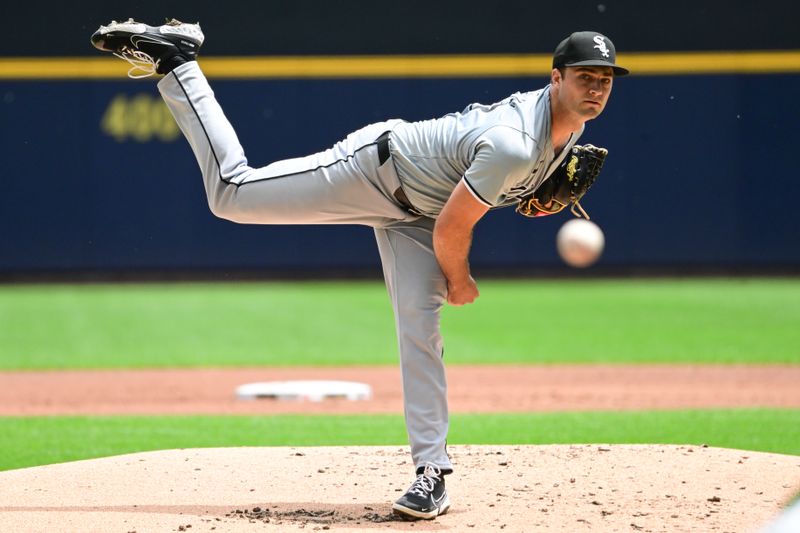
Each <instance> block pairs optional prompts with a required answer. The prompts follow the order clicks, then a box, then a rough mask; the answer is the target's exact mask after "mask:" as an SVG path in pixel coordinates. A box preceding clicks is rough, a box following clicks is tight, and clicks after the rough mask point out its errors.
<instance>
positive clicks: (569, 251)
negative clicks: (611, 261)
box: [556, 218, 606, 268]
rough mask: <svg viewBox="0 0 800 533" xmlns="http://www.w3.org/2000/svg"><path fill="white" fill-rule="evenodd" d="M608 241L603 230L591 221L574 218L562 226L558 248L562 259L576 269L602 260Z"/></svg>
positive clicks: (557, 237)
mask: <svg viewBox="0 0 800 533" xmlns="http://www.w3.org/2000/svg"><path fill="white" fill-rule="evenodd" d="M605 243H606V240H605V237H604V236H603V230H601V229H600V227H599V226H598V225H597V224H595V223H594V222H592V221H590V220H585V219H582V218H573V219H572V220H570V221H568V222H567V223H566V224H564V225H563V226H561V229H560V230H558V235H557V236H556V246H557V247H558V254H559V255H560V256H561V259H563V260H564V262H566V263H567V264H568V265H570V266H574V267H579V268H583V267H588V266H589V265H591V264H592V263H594V262H595V261H597V260H598V259H599V258H600V254H602V253H603V247H604V246H605Z"/></svg>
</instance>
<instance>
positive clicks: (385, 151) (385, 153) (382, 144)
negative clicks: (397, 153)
mask: <svg viewBox="0 0 800 533" xmlns="http://www.w3.org/2000/svg"><path fill="white" fill-rule="evenodd" d="M375 144H377V145H378V163H380V164H381V165H383V164H384V163H386V162H387V161H388V160H389V156H390V155H391V154H390V153H389V132H388V131H387V132H386V133H384V134H383V135H381V136H380V137H378V139H377V140H376V141H375Z"/></svg>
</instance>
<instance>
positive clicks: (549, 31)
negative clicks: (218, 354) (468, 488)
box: [0, 1, 800, 276]
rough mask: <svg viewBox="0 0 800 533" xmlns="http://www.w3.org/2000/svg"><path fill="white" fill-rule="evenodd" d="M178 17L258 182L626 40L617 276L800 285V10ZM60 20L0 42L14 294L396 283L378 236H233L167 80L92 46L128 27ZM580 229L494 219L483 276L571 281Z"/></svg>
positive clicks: (615, 189)
mask: <svg viewBox="0 0 800 533" xmlns="http://www.w3.org/2000/svg"><path fill="white" fill-rule="evenodd" d="M160 5H161V6H162V7H159V8H158V10H157V11H156V9H155V8H154V7H153V6H152V5H151V6H142V7H141V8H137V7H135V6H134V7H131V8H130V9H133V10H135V11H136V13H130V14H133V15H135V16H136V17H137V18H139V19H143V20H148V21H158V20H161V18H162V17H163V14H164V12H165V11H169V12H170V13H168V14H175V15H176V16H178V17H182V18H184V19H185V20H200V21H201V22H202V25H203V28H204V30H205V32H206V34H207V38H208V42H207V44H206V45H205V47H204V52H205V54H204V56H203V60H202V61H201V64H202V65H204V66H205V67H206V68H207V70H208V72H209V73H210V77H211V81H212V85H213V87H214V89H215V91H216V93H217V96H218V98H219V100H220V102H221V103H222V105H223V107H224V108H225V110H226V112H227V114H228V116H229V118H230V119H231V121H232V122H233V124H234V126H235V127H236V129H237V131H238V133H239V136H240V139H241V140H242V143H243V145H244V147H245V150H246V152H247V154H248V156H249V159H250V162H251V164H253V165H260V164H266V163H268V162H270V161H272V160H274V159H278V158H285V157H291V156H298V155H304V154H305V153H309V152H313V151H317V150H320V149H323V148H325V147H327V146H328V145H330V144H331V143H332V142H334V141H336V140H337V139H339V138H340V137H342V136H343V135H345V134H347V133H348V132H349V131H351V130H353V129H355V128H357V127H359V126H362V125H364V124H367V123H370V122H374V121H378V120H384V119H387V118H393V117H401V118H405V119H408V120H416V119H425V118H430V117H435V116H439V115H442V114H445V113H447V112H451V111H457V110H460V109H462V108H463V107H465V106H466V105H467V104H469V103H471V102H475V101H480V102H492V101H496V100H499V99H501V98H504V97H505V96H507V95H508V94H510V93H512V92H515V91H519V90H533V89H537V88H539V87H541V86H543V85H544V84H546V83H547V74H548V72H549V67H548V56H549V54H550V53H551V51H552V48H553V47H554V46H555V44H556V43H557V41H558V40H559V39H560V38H562V37H563V36H564V35H566V34H567V33H569V32H570V31H572V30H575V29H586V28H595V29H598V30H600V31H603V32H606V33H607V34H608V35H610V36H611V37H612V38H613V39H614V41H615V43H616V44H617V47H618V49H619V51H620V57H619V60H620V62H621V63H622V64H625V65H630V66H631V68H632V70H633V71H634V73H635V75H633V76H630V77H628V78H624V79H620V80H618V81H617V83H616V85H615V88H614V93H613V95H612V98H611V102H610V104H609V107H608V108H607V110H606V112H605V113H604V114H603V116H602V117H601V118H599V119H598V120H596V121H593V122H590V123H589V124H588V125H587V131H586V133H585V135H584V137H583V139H582V141H585V142H591V143H593V144H597V145H601V146H606V147H607V148H608V149H609V151H610V156H609V159H608V161H607V163H606V166H605V168H604V170H603V173H602V175H601V178H600V180H599V181H598V184H597V185H596V186H595V187H594V188H593V189H592V191H591V193H590V194H589V195H588V196H587V197H586V201H585V202H584V206H585V207H586V209H587V210H588V211H589V213H590V214H591V215H592V217H593V219H595V220H596V221H597V222H598V223H599V224H600V225H601V226H602V227H603V229H604V230H605V232H606V236H607V242H608V248H607V252H606V254H605V255H604V257H603V260H602V263H601V266H602V267H605V268H608V269H618V270H636V271H648V270H661V271H663V270H669V269H686V268H696V269H703V270H716V271H737V270H747V271H758V270H771V271H774V270H780V271H788V272H796V271H798V270H799V269H800V268H799V267H800V230H798V229H797V228H798V223H797V222H796V221H795V220H794V219H795V218H796V217H795V214H794V203H793V202H794V199H795V198H797V197H798V193H800V184H798V179H797V173H796V170H795V168H794V167H795V166H796V165H793V163H794V161H795V160H796V157H795V152H796V150H797V148H796V147H797V146H800V134H798V132H797V129H796V126H795V122H796V120H797V118H798V116H800V99H798V95H800V39H798V38H797V36H796V35H797V34H796V32H794V31H793V30H792V29H791V28H790V24H791V20H796V18H797V15H800V7H797V6H796V5H793V4H792V3H790V2H772V3H770V2H766V3H764V2H762V3H760V4H759V6H758V8H756V7H754V6H749V7H743V8H737V9H732V8H731V7H730V6H731V4H730V3H722V2H705V3H703V2H700V3H696V2H695V3H692V4H691V5H690V4H689V3H686V4H685V5H681V4H680V3H677V4H675V3H672V4H670V6H669V7H666V6H660V7H658V8H654V7H650V8H645V7H642V6H638V5H637V3H635V2H605V3H583V2H572V3H569V2H566V3H560V4H559V5H558V6H549V7H547V8H543V7H541V6H535V5H533V3H530V2H507V3H504V4H503V5H502V6H499V7H493V8H491V9H488V8H487V7H486V6H484V4H481V3H478V2H469V1H467V2H458V3H454V2H435V3H428V4H423V3H419V2H410V3H405V4H403V5H402V6H398V5H383V4H378V3H374V2H373V3H367V2H348V3H345V4H344V6H345V7H344V8H342V7H341V6H338V7H336V8H334V7H333V6H334V4H330V5H328V4H322V3H319V4H317V3H314V2H295V3H292V4H291V5H284V4H283V3H267V4H266V5H262V4H255V3H254V4H250V5H248V3H237V4H235V5H233V6H230V9H229V10H228V11H227V12H226V13H224V14H221V13H220V12H219V9H220V8H219V6H205V5H200V6H196V5H192V4H190V3H188V2H183V3H181V2H171V3H166V4H160ZM53 6H54V7H52V9H51V10H50V12H49V14H48V16H47V17H46V19H41V15H39V19H40V32H41V35H43V36H44V37H42V38H37V39H32V38H31V33H30V30H31V28H30V27H27V26H26V25H25V24H19V25H14V27H12V28H11V30H10V35H9V36H8V37H9V38H4V39H3V40H2V41H1V42H0V56H2V57H0V151H2V160H3V166H2V170H0V175H2V180H0V228H2V230H3V231H2V234H0V275H2V276H17V275H26V274H37V273H82V272H93V273H104V272H105V273H108V272H112V273H113V272H130V271H138V272H165V271H166V272H170V271H174V272H184V271H187V270H189V271H191V270H194V271H217V270H220V269H222V270H225V271H241V270H254V271H258V272H263V273H270V272H281V273H285V272H302V273H311V274H317V275H318V274H325V273H327V272H331V271H336V272H337V273H342V272H347V271H359V272H363V271H368V272H375V273H376V274H377V273H378V272H379V269H378V255H377V251H376V249H375V245H374V242H373V238H372V236H371V230H370V229H369V228H360V227H266V226H264V227H258V226H238V225H235V224H233V223H230V222H226V221H222V220H218V219H215V218H214V217H213V216H212V215H211V214H210V213H209V211H208V208H207V206H206V202H205V198H204V193H203V188H202V183H201V180H200V177H199V171H198V170H197V168H196V163H195V161H194V157H193V156H192V154H191V152H190V150H189V147H188V145H187V143H186V142H185V141H184V140H183V138H182V137H181V136H180V134H179V132H178V131H177V128H176V126H175V124H174V121H172V119H171V117H169V115H168V114H167V113H166V112H165V108H164V107H163V104H162V103H161V102H160V100H159V98H158V94H157V91H156V89H155V86H154V83H153V82H152V81H151V80H147V81H132V80H128V79H126V78H125V77H124V72H125V70H126V68H125V65H124V64H123V63H122V62H120V61H118V60H114V59H109V58H106V57H100V56H99V55H98V54H95V53H93V50H92V49H91V48H90V47H89V45H88V36H89V35H90V34H91V32H92V31H93V30H94V29H95V28H96V26H97V25H99V24H100V23H102V22H105V21H107V19H109V18H117V19H121V18H125V16H127V15H128V13H127V12H126V13H117V11H119V8H115V9H114V12H113V13H112V12H111V11H110V10H109V8H108V7H107V6H104V5H100V4H99V3H97V5H85V4H82V7H80V8H70V9H69V11H67V10H66V9H64V8H58V7H55V4H53ZM9 9H10V10H11V11H12V12H13V11H15V10H16V11H17V16H18V18H19V20H20V21H23V20H32V18H31V17H34V16H35V13H33V12H32V9H33V8H32V7H27V6H18V7H14V8H6V10H9ZM38 9H41V5H39V6H38V7H37V10H38ZM59 9H62V11H59ZM419 13H425V15H426V16H425V17H419V16H418V15H419ZM54 43H58V46H54ZM365 55H367V56H373V57H367V58H365V57H364V56H365ZM232 56H236V57H239V58H240V60H239V61H236V60H234V59H233V58H232ZM454 56H458V57H454ZM242 62H244V64H243V63H242ZM565 216H566V215H562V216H560V217H550V219H549V220H548V219H544V220H537V221H530V220H525V219H523V218H522V217H519V216H518V215H515V214H514V213H513V210H511V209H504V210H498V211H496V212H494V213H491V214H490V215H488V216H487V217H486V219H485V220H483V221H482V222H481V223H480V224H479V226H478V228H477V231H476V240H475V246H474V249H473V253H472V260H473V263H474V264H475V266H476V267H477V268H480V269H484V270H485V271H489V270H492V269H502V270H518V271H522V272H525V271H530V272H534V271H540V270H549V269H558V268H560V266H559V261H558V259H557V257H556V254H555V249H554V246H553V239H554V234H555V232H556V230H557V229H558V227H559V225H560V224H561V223H563V221H564V220H565Z"/></svg>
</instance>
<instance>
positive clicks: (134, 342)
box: [0, 279, 800, 369]
mask: <svg viewBox="0 0 800 533" xmlns="http://www.w3.org/2000/svg"><path fill="white" fill-rule="evenodd" d="M480 289H481V295H482V296H481V298H480V300H479V301H478V303H477V304H475V305H471V306H465V307H463V308H451V307H446V308H445V310H444V313H443V330H444V334H445V342H446V358H447V360H448V364H465V363H486V364H494V363H563V362H604V363H648V362H670V363H672V362H704V363H720V362H722V363H800V328H798V327H797V325H798V324H800V280H795V279H736V280H724V279H700V280H697V279H695V280H593V281H590V280H586V281H567V280H539V281H483V282H481V284H480ZM396 362H397V353H396V341H395V338H394V322H393V318H392V316H391V309H390V306H389V303H388V298H387V296H386V290H385V288H384V286H383V284H381V283H379V282H347V283H345V282H307V283H305V282H304V283H220V284H188V283H187V284H129V285H41V286H37V285H32V286H31V285H28V286H26V285H21V286H0V369H44V368H61V369H64V368H123V367H129V368H137V367H176V366H243V365H284V366H296V365H362V364H364V365H375V364H377V365H393V364H396Z"/></svg>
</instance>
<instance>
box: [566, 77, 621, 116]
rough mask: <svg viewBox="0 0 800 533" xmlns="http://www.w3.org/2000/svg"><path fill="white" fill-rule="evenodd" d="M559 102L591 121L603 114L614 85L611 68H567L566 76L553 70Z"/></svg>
mask: <svg viewBox="0 0 800 533" xmlns="http://www.w3.org/2000/svg"><path fill="white" fill-rule="evenodd" d="M552 82H553V85H554V86H555V87H556V88H557V91H558V92H557V95H558V100H559V102H560V103H561V105H562V106H563V107H564V108H565V109H566V110H568V111H571V112H573V113H576V114H578V115H580V116H582V117H583V118H584V119H585V120H591V119H593V118H595V117H597V116H598V115H599V114H600V113H602V112H603V109H605V107H606V102H607V101H608V97H609V95H610V94H611V87H612V85H614V71H613V70H612V69H611V67H565V68H564V75H563V76H561V72H559V71H558V70H555V69H554V70H553V76H552Z"/></svg>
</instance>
